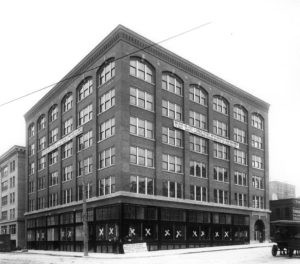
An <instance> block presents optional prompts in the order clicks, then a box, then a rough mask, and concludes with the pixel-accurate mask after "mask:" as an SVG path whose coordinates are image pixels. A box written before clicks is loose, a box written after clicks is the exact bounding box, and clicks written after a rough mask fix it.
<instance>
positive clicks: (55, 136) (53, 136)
mask: <svg viewBox="0 0 300 264" xmlns="http://www.w3.org/2000/svg"><path fill="white" fill-rule="evenodd" d="M57 139H58V128H54V129H52V130H51V131H50V137H49V144H52V143H54V142H55V141H57Z"/></svg>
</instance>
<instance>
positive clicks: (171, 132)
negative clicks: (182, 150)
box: [162, 127, 183, 147]
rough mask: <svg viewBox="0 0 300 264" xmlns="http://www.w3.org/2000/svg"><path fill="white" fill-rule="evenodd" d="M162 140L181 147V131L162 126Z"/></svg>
mask: <svg viewBox="0 0 300 264" xmlns="http://www.w3.org/2000/svg"><path fill="white" fill-rule="evenodd" d="M162 142H163V143H165V144H168V145H172V146H175V147H182V144H183V135H182V131H180V130H177V129H172V128H168V127H162Z"/></svg>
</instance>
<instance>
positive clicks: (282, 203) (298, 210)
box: [270, 198, 300, 221]
mask: <svg viewBox="0 0 300 264" xmlns="http://www.w3.org/2000/svg"><path fill="white" fill-rule="evenodd" d="M270 209H271V211H272V213H271V221H275V220H297V221H300V198H292V199H281V200H273V201H270Z"/></svg>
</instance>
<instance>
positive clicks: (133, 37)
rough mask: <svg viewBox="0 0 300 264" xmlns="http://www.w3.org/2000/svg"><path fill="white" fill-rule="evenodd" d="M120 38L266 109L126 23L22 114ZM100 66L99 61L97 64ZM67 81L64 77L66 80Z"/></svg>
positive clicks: (254, 99)
mask: <svg viewBox="0 0 300 264" xmlns="http://www.w3.org/2000/svg"><path fill="white" fill-rule="evenodd" d="M120 40H122V41H124V42H127V43H128V44H130V45H132V46H135V47H136V48H137V52H138V51H144V52H146V53H148V54H150V55H152V56H154V57H156V58H158V59H160V60H162V61H165V62H166V63H168V64H171V65H173V66H174V67H176V68H178V69H180V70H182V71H184V72H186V73H187V74H190V75H192V76H194V77H196V78H198V79H200V80H201V81H204V82H206V83H208V84H210V85H212V86H215V87H216V88H218V89H220V90H222V91H223V92H226V93H230V94H231V95H233V96H236V94H238V95H239V96H240V97H241V98H243V99H245V100H249V101H251V102H252V103H253V104H254V105H256V106H258V107H260V108H262V109H263V110H265V111H268V109H269V104H268V103H266V102H264V101H263V100H261V99H259V98H257V97H255V96H253V95H251V94H249V93H247V92H245V91H243V90H241V89H240V88H238V87H236V86H234V85H232V84H230V83H228V82H226V81H225V80H223V79H221V78H219V77H217V76H216V75H213V74H212V73H210V72H208V71H206V70H204V69H202V68H201V67H199V66H197V65H195V64H193V63H191V62H189V61H188V60H186V59H184V58H182V57H180V56H178V55H176V54H174V53H172V52H171V51H169V50H167V49H165V48H163V47H161V46H160V45H157V44H156V43H154V42H152V41H150V40H148V39H146V38H144V37H142V36H140V35H138V34H137V33H135V32H133V31H131V30H130V29H127V28H126V27H124V26H122V25H119V26H117V27H116V28H115V29H114V30H113V31H112V32H111V33H110V34H109V35H108V36H107V37H106V38H105V39H104V40H103V41H101V42H100V43H99V44H98V45H97V46H96V47H95V48H94V49H93V50H92V51H91V52H90V53H89V54H88V55H86V56H85V57H84V58H83V59H82V60H81V61H80V62H79V63H78V64H77V65H76V66H75V67H74V68H73V69H72V70H71V71H70V72H69V73H68V74H67V75H66V76H65V77H64V78H62V79H61V81H60V82H59V83H58V84H57V85H56V86H55V87H54V88H53V89H51V90H50V91H49V92H48V93H47V94H46V95H45V96H44V97H42V98H41V99H40V100H39V101H38V102H37V103H36V104H35V105H34V106H33V107H32V108H31V109H30V110H29V111H28V112H27V113H26V114H25V115H24V116H25V119H28V118H29V117H30V115H31V114H33V113H34V112H35V111H36V110H37V109H38V108H39V107H40V106H41V105H43V104H44V103H45V102H46V101H47V100H48V99H49V98H50V97H51V96H52V95H54V94H55V93H56V92H57V91H58V90H59V89H60V88H62V87H66V86H68V85H69V84H70V83H71V82H73V81H74V79H75V78H77V77H78V76H79V75H80V74H81V73H82V72H85V71H87V69H88V68H89V67H91V65H93V64H94V63H95V62H96V61H97V60H98V59H99V58H100V57H101V56H103V55H104V54H105V53H106V52H107V51H108V50H109V49H111V48H112V47H113V46H114V45H115V44H117V43H118V42H119V41H120ZM99 66H100V65H99ZM65 79H66V81H63V80H65Z"/></svg>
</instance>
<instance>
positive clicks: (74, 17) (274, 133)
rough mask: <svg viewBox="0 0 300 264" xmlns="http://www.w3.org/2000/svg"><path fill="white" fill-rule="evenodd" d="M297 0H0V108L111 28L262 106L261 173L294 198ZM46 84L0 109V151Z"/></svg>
mask: <svg viewBox="0 0 300 264" xmlns="http://www.w3.org/2000/svg"><path fill="white" fill-rule="evenodd" d="M299 14H300V0H282V1H281V0H272V1H268V0H249V1H248V0H237V1H234V0H226V1H224V0H207V1H206V0H195V1H194V0H185V1H178V0H172V1H169V0H164V1H161V0H160V1H158V0H151V1H142V0H139V1H138V0H126V1H124V0H123V1H122V0H114V1H101V0H84V1H83V0H51V1H50V0H44V1H40V0H26V1H22V0H10V1H1V2H0V25H1V26H0V38H1V39H0V74H1V85H0V92H1V93H0V105H1V104H3V103H5V102H7V101H10V100H12V99H15V98H17V97H20V96H22V95H25V94H28V93H30V92H33V91H35V90H38V89H41V88H43V87H46V86H48V85H50V84H53V83H55V82H58V81H59V80H60V79H61V78H63V77H64V76H65V74H67V73H68V72H69V71H70V70H71V69H72V68H73V67H74V66H75V65H76V64H77V63H78V62H79V61H80V60H81V59H83V57H84V56H85V55H87V53H88V52H90V51H91V50H92V49H93V48H94V47H95V46H96V45H97V44H98V43H99V42H100V41H101V40H102V39H103V38H104V37H105V36H107V35H108V34H109V33H110V32H111V31H112V30H113V29H114V28H115V27H116V26H117V25H119V24H122V25H124V26H125V27H128V28H130V29H131V30H133V31H135V32H137V33H139V34H141V35H142V36H144V37H146V38H148V39H150V40H152V41H154V42H160V41H162V40H164V39H167V38H169V37H171V36H174V35H177V34H179V33H181V32H184V31H187V30H189V29H192V28H195V27H197V26H199V25H202V24H204V23H207V22H211V23H210V24H209V25H207V26H205V27H201V28H198V29H196V30H193V31H191V32H189V33H186V34H184V35H181V36H178V37H176V38H173V39H171V40H169V41H166V42H163V43H162V44H161V46H163V47H165V48H167V49H169V50H170V51H172V52H174V53H176V54H178V55H179V56H181V57H183V58H185V59H187V60H189V61H191V62H192V63H194V64H196V65H198V66H200V67H202V68H204V69H206V70H207V71H209V72H211V73H213V74H215V75H217V76H218V77H220V78H222V79H224V80H226V81H228V82H230V83H232V84H233V85H235V86H237V87H239V88H241V89H242V90H244V91H246V92H248V93H251V94H253V95H254V96H257V97H258V98H260V99H262V100H264V101H266V102H268V103H269V104H270V110H269V146H270V147H269V156H270V157H269V162H270V171H269V173H270V180H279V181H284V182H287V183H290V184H294V185H296V190H297V195H298V196H300V180H299V179H300V172H299V171H297V164H298V162H299V159H300V155H299V150H300V141H299V138H298V137H299V135H300V133H299V131H300V117H299V114H300V110H299V105H300V15H299ZM49 90H50V89H46V90H43V91H41V92H39V93H35V94H33V95H31V96H28V97H25V98H23V99H21V100H18V101H15V102H13V103H10V104H7V105H5V106H2V107H0V124H1V129H0V155H1V154H2V153H4V152H5V151H7V150H8V149H9V148H10V147H11V146H13V145H25V122H24V114H25V113H26V112H27V111H28V110H29V109H30V108H31V107H32V106H33V105H34V104H35V103H36V102H37V101H38V100H39V99H40V98H41V97H42V96H43V95H44V94H45V93H46V92H48V91H49Z"/></svg>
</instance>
